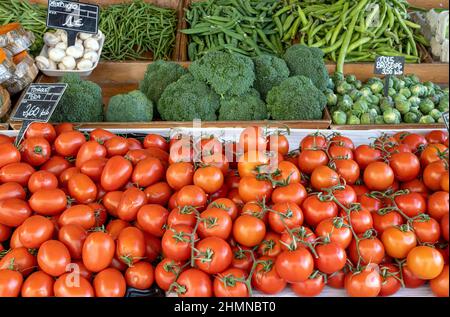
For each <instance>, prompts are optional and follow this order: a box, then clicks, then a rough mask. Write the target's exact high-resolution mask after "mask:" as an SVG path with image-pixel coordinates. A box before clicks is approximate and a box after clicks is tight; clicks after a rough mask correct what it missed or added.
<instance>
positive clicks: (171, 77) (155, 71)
mask: <svg viewBox="0 0 450 317" xmlns="http://www.w3.org/2000/svg"><path fill="white" fill-rule="evenodd" d="M186 73H187V70H186V69H185V68H184V67H182V66H181V65H179V64H176V63H172V62H165V61H156V62H153V63H150V64H149V65H148V66H147V70H146V72H145V75H144V79H143V80H142V81H141V82H140V83H139V90H140V91H142V92H143V93H144V94H145V95H146V96H147V98H148V99H150V101H152V103H153V104H154V106H155V107H156V105H157V104H158V101H159V98H161V95H162V93H163V92H164V89H166V88H167V86H168V85H169V84H171V83H173V82H176V81H177V80H178V79H179V78H180V77H181V76H182V75H184V74H186Z"/></svg>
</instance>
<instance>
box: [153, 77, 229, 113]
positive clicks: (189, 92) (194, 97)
mask: <svg viewBox="0 0 450 317" xmlns="http://www.w3.org/2000/svg"><path fill="white" fill-rule="evenodd" d="M219 99H220V97H219V95H217V94H216V93H215V92H214V91H212V89H211V88H209V87H208V85H207V84H205V83H204V82H203V81H200V80H196V79H195V78H194V77H193V76H192V75H191V74H186V75H183V76H181V77H180V79H178V80H177V81H176V82H174V83H172V84H170V85H169V86H167V88H166V90H164V92H163V94H162V95H161V98H160V99H159V102H158V105H157V108H158V111H159V113H160V115H161V118H162V119H163V120H167V121H190V120H194V119H201V120H203V121H215V120H217V115H216V111H217V110H218V109H219V106H220V103H219Z"/></svg>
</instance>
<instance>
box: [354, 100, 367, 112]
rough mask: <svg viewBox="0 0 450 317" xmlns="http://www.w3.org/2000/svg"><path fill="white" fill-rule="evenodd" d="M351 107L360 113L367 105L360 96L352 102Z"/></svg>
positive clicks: (365, 109)
mask: <svg viewBox="0 0 450 317" xmlns="http://www.w3.org/2000/svg"><path fill="white" fill-rule="evenodd" d="M352 109H353V110H354V112H355V113H358V114H360V115H361V114H363V113H365V112H367V111H368V110H369V105H368V104H367V102H366V101H364V99H361V98H360V99H358V100H357V101H356V102H355V103H354V104H353V106H352Z"/></svg>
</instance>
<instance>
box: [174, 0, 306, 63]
mask: <svg viewBox="0 0 450 317" xmlns="http://www.w3.org/2000/svg"><path fill="white" fill-rule="evenodd" d="M287 3H288V1H280V0H207V1H202V2H193V3H192V4H191V6H190V7H189V8H188V9H187V10H186V14H185V17H186V21H187V22H188V23H189V28H188V29H185V30H182V31H181V32H183V33H185V34H188V35H189V45H188V55H189V59H190V60H196V59H198V58H201V57H202V56H203V55H204V54H206V53H208V52H211V51H219V50H220V51H229V52H234V53H238V54H242V55H246V56H257V55H261V54H263V53H266V54H274V55H280V54H282V53H283V52H284V50H285V49H286V47H287V46H288V45H289V43H290V42H291V41H292V40H293V39H294V38H295V37H296V35H297V34H296V33H297V31H296V30H295V28H291V25H292V23H293V21H292V19H293V18H294V17H293V16H292V15H291V14H290V13H289V12H288V11H284V9H283V7H284V6H285V5H286V4H287ZM297 24H298V23H297Z"/></svg>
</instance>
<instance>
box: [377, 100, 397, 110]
mask: <svg viewBox="0 0 450 317" xmlns="http://www.w3.org/2000/svg"><path fill="white" fill-rule="evenodd" d="M393 107H394V103H393V102H392V99H391V98H389V97H388V98H383V99H381V103H380V109H381V111H382V112H385V111H386V110H388V109H392V108H393Z"/></svg>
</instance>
